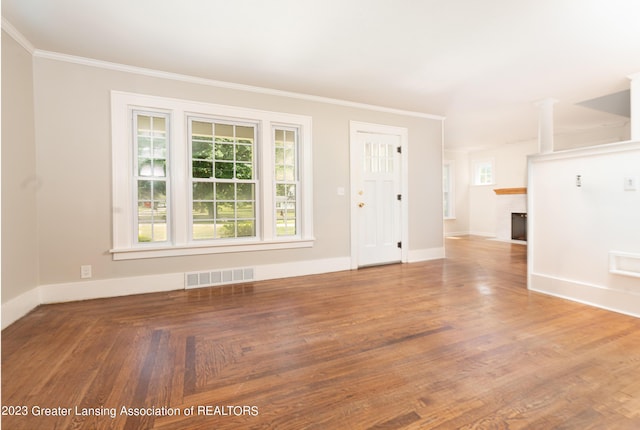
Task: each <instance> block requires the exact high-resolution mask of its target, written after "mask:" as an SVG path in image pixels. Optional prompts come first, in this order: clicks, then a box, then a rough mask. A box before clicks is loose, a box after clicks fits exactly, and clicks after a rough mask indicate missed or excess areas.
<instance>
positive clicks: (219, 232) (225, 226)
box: [216, 222, 236, 239]
mask: <svg viewBox="0 0 640 430" xmlns="http://www.w3.org/2000/svg"><path fill="white" fill-rule="evenodd" d="M216 237H219V238H222V239H224V238H230V237H236V223H235V222H219V223H216Z"/></svg>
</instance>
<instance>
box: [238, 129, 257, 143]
mask: <svg viewBox="0 0 640 430" xmlns="http://www.w3.org/2000/svg"><path fill="white" fill-rule="evenodd" d="M236 138H237V142H238V143H250V144H253V139H254V128H253V127H246V126H241V125H239V126H236Z"/></svg>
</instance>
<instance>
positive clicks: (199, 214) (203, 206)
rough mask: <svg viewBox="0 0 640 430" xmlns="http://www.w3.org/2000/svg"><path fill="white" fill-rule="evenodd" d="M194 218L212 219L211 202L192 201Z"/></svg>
mask: <svg viewBox="0 0 640 430" xmlns="http://www.w3.org/2000/svg"><path fill="white" fill-rule="evenodd" d="M193 219H194V220H212V219H213V202H193Z"/></svg>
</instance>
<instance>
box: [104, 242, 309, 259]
mask: <svg viewBox="0 0 640 430" xmlns="http://www.w3.org/2000/svg"><path fill="white" fill-rule="evenodd" d="M314 242H315V239H291V240H278V241H275V240H274V241H269V242H264V241H263V242H242V243H235V244H233V243H226V244H224V245H222V244H221V245H211V244H210V243H207V244H202V245H200V244H189V245H183V246H163V247H140V248H127V249H112V250H110V251H109V252H110V253H111V254H112V255H113V259H114V260H137V259H143V258H160V257H180V256H186V255H203V254H224V253H231V252H248V251H268V250H273V249H294V248H311V247H312V246H313V244H314Z"/></svg>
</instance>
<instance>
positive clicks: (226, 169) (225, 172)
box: [215, 162, 233, 179]
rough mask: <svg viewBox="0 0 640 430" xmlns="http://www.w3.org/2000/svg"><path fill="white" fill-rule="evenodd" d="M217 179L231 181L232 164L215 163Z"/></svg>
mask: <svg viewBox="0 0 640 430" xmlns="http://www.w3.org/2000/svg"><path fill="white" fill-rule="evenodd" d="M215 177H216V178H217V179H233V163H224V162H216V176H215Z"/></svg>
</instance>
